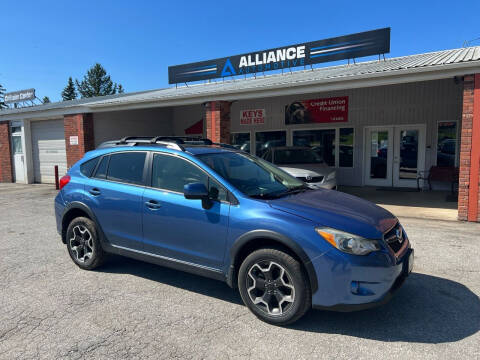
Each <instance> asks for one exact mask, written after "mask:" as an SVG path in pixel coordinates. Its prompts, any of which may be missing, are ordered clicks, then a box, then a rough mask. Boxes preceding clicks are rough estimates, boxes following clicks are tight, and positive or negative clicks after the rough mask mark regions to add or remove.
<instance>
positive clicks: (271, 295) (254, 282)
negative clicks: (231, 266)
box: [247, 261, 295, 316]
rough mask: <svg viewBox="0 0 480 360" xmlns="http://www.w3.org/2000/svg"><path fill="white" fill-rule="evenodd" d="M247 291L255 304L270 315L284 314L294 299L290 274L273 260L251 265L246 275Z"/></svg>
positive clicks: (293, 288)
mask: <svg viewBox="0 0 480 360" xmlns="http://www.w3.org/2000/svg"><path fill="white" fill-rule="evenodd" d="M247 293H248V296H249V297H250V300H251V301H252V302H253V304H254V305H255V306H257V307H258V308H259V309H260V310H262V311H263V312H266V313H267V314H268V315H271V316H279V315H282V314H284V313H285V312H287V311H288V310H289V309H290V308H291V307H292V305H293V302H294V301H295V287H294V286H293V281H292V278H291V276H290V274H289V273H288V272H287V270H286V269H285V268H284V267H283V266H281V265H280V264H278V263H276V262H273V261H262V262H259V263H255V264H254V265H252V267H251V268H250V270H249V271H248V275H247Z"/></svg>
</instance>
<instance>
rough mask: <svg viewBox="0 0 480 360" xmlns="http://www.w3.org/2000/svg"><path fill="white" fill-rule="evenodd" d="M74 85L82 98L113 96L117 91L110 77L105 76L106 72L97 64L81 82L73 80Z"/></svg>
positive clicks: (116, 86)
mask: <svg viewBox="0 0 480 360" xmlns="http://www.w3.org/2000/svg"><path fill="white" fill-rule="evenodd" d="M75 83H76V84H77V89H78V92H79V93H80V95H81V96H82V98H89V97H94V96H105V95H113V94H116V93H117V89H118V85H117V84H116V83H114V82H113V81H112V79H111V78H110V75H107V72H106V71H105V69H104V68H103V66H102V65H100V64H99V63H96V64H95V65H93V66H92V67H91V68H90V69H89V70H88V72H87V74H86V75H85V76H84V77H83V80H82V81H81V82H79V81H78V80H75ZM122 91H123V87H122Z"/></svg>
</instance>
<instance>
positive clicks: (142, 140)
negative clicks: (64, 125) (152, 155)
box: [97, 136, 214, 151]
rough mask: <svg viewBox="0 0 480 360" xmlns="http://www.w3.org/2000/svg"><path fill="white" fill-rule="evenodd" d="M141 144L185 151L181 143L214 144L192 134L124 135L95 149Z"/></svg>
mask: <svg viewBox="0 0 480 360" xmlns="http://www.w3.org/2000/svg"><path fill="white" fill-rule="evenodd" d="M142 144H158V145H164V146H165V147H167V148H170V149H174V150H178V151H185V147H184V146H183V145H214V143H213V142H212V141H211V140H210V139H206V138H202V137H194V136H154V137H150V136H126V137H123V138H121V139H120V140H111V141H106V142H103V143H101V144H100V145H99V146H98V147H97V149H102V148H107V147H113V146H136V145H142Z"/></svg>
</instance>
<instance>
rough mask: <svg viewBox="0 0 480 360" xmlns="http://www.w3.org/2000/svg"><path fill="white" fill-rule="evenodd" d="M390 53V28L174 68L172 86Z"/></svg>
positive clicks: (169, 73) (169, 71)
mask: <svg viewBox="0 0 480 360" xmlns="http://www.w3.org/2000/svg"><path fill="white" fill-rule="evenodd" d="M388 52H390V28H384V29H378V30H372V31H366V32H362V33H357V34H352V35H346V36H339V37H335V38H329V39H324V40H318V41H313V42H308V43H303V44H297V45H291V46H284V47H280V48H275V49H269V50H264V51H259V52H254V53H248V54H242V55H235V56H229V57H224V58H220V59H213V60H206V61H200V62H196V63H190V64H183V65H177V66H170V67H169V68H168V82H169V83H170V84H176V83H182V82H189V81H198V80H207V79H214V78H222V77H227V76H236V75H246V74H254V73H258V72H264V71H272V70H279V69H286V68H292V67H297V66H306V65H312V64H318V63H323V62H328V61H335V60H343V59H353V58H358V57H362V56H369V55H376V54H386V53H388Z"/></svg>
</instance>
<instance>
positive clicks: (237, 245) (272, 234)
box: [227, 230, 318, 294]
mask: <svg viewBox="0 0 480 360" xmlns="http://www.w3.org/2000/svg"><path fill="white" fill-rule="evenodd" d="M256 239H268V240H273V241H275V242H278V243H280V244H282V245H283V246H286V247H287V248H289V249H290V250H291V251H293V252H294V253H295V255H296V256H297V257H298V258H299V259H300V261H301V262H302V264H303V266H304V268H305V270H306V271H307V276H308V279H309V281H310V287H311V289H312V294H313V293H315V292H316V291H317V289H318V281H317V274H316V273H315V269H314V267H313V264H312V262H311V260H310V258H309V257H308V255H307V254H306V253H305V251H304V250H303V249H302V247H301V246H300V245H298V243H296V242H295V241H293V240H292V239H290V238H289V237H287V236H285V235H283V234H281V233H278V232H276V231H272V230H252V231H249V232H246V233H245V234H243V235H241V236H240V237H239V238H237V239H236V240H235V242H234V243H233V245H232V247H231V248H230V267H229V270H228V274H227V283H228V285H229V286H231V287H234V286H235V284H234V276H235V267H236V266H237V265H238V264H236V263H235V260H236V257H237V255H238V253H239V252H240V250H241V249H242V248H243V247H244V246H245V245H246V244H248V243H249V242H251V241H255V240H256Z"/></svg>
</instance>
